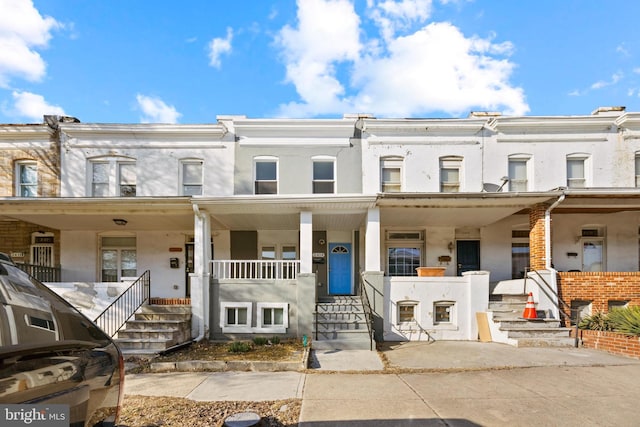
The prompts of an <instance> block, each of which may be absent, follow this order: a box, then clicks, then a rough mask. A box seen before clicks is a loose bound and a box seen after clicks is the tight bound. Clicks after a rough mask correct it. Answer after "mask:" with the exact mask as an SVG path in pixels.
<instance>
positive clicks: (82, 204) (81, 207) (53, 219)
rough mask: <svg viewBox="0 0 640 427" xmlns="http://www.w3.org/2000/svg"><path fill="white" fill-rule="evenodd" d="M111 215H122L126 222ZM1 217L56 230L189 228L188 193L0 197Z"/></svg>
mask: <svg viewBox="0 0 640 427" xmlns="http://www.w3.org/2000/svg"><path fill="white" fill-rule="evenodd" d="M114 219H124V220H126V221H127V223H126V225H125V226H121V225H116V224H115V223H114V221H113V220H114ZM0 220H4V221H11V220H22V221H27V222H30V223H33V224H38V225H41V226H43V227H48V228H52V229H57V230H100V231H110V230H118V231H128V230H192V229H193V208H192V206H191V202H190V198H189V197H135V198H134V197H105V198H93V197H86V198H85V197H73V198H65V197H55V198H40V197H38V198H14V197H5V198H0Z"/></svg>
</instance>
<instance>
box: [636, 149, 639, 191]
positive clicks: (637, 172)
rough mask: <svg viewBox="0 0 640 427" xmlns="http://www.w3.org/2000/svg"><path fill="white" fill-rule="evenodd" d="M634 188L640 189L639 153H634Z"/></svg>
mask: <svg viewBox="0 0 640 427" xmlns="http://www.w3.org/2000/svg"><path fill="white" fill-rule="evenodd" d="M635 160H636V187H640V153H636V159H635Z"/></svg>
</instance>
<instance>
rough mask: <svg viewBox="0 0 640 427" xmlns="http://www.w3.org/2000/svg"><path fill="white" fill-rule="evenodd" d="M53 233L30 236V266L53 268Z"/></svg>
mask: <svg viewBox="0 0 640 427" xmlns="http://www.w3.org/2000/svg"><path fill="white" fill-rule="evenodd" d="M54 239H55V237H54V235H53V233H47V232H44V233H43V232H35V233H32V234H31V264H33V265H41V266H44V267H54V266H55V257H54V242H55V240H54Z"/></svg>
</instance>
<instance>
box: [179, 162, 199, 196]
mask: <svg viewBox="0 0 640 427" xmlns="http://www.w3.org/2000/svg"><path fill="white" fill-rule="evenodd" d="M188 166H199V167H200V171H199V172H200V173H199V175H200V178H199V179H198V180H196V181H194V182H190V181H189V182H188V181H187V178H186V175H188V174H186V173H185V168H187V167H188ZM179 173H180V195H181V196H202V195H203V194H204V161H203V160H202V159H182V160H180V171H179ZM188 187H189V188H198V189H199V191H198V192H190V191H187V188H188Z"/></svg>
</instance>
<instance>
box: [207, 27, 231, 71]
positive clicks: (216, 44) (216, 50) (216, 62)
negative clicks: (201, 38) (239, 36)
mask: <svg viewBox="0 0 640 427" xmlns="http://www.w3.org/2000/svg"><path fill="white" fill-rule="evenodd" d="M231 40H233V30H232V29H231V28H227V36H226V37H225V38H220V37H218V38H215V39H213V40H211V42H210V43H209V65H211V66H212V67H215V68H220V66H221V65H222V63H221V62H220V56H222V54H229V53H230V52H231Z"/></svg>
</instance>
